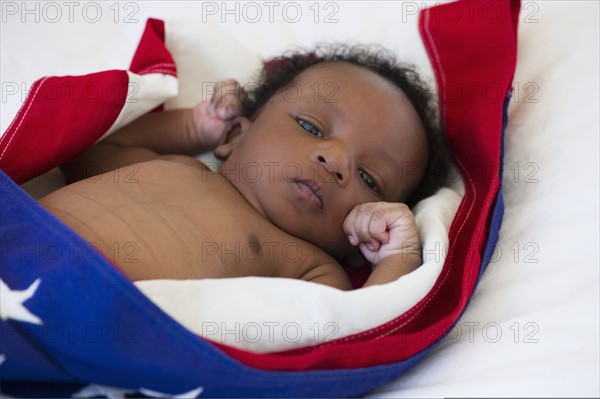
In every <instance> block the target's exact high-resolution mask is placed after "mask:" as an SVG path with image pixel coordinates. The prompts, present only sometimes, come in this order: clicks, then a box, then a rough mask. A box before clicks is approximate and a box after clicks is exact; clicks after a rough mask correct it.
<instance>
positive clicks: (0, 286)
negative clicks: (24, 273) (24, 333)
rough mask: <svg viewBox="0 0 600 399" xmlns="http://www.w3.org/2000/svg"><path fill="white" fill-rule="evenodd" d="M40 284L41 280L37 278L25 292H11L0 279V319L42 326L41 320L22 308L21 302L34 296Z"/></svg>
mask: <svg viewBox="0 0 600 399" xmlns="http://www.w3.org/2000/svg"><path fill="white" fill-rule="evenodd" d="M41 282H42V279H40V278H38V279H37V280H35V281H34V282H33V284H31V285H30V286H29V288H27V289H26V290H23V291H16V290H15V291H11V289H10V288H8V286H7V285H6V284H5V283H4V281H2V279H0V319H2V320H8V319H14V320H19V321H26V322H28V323H35V324H42V320H41V319H40V318H39V317H37V316H36V315H34V314H33V313H31V312H30V311H29V310H27V308H26V307H25V306H23V302H25V301H26V300H28V299H29V298H31V297H32V296H33V294H35V291H36V290H37V288H38V286H39V285H40V283H41Z"/></svg>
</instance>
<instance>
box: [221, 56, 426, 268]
mask: <svg viewBox="0 0 600 399" xmlns="http://www.w3.org/2000/svg"><path fill="white" fill-rule="evenodd" d="M229 146H230V153H228V154H226V155H228V157H227V159H226V161H225V162H224V164H223V166H222V169H221V173H222V174H223V175H225V176H226V177H227V178H228V179H229V181H230V182H231V183H232V184H233V185H234V186H235V187H236V188H237V189H238V190H239V191H240V193H241V194H242V195H243V196H244V197H245V198H246V200H247V201H248V202H249V203H250V204H251V205H252V206H253V207H254V208H255V209H256V210H257V211H258V212H259V213H261V214H262V215H263V216H264V217H266V218H267V219H268V220H270V221H271V222H272V223H273V224H274V225H276V226H278V227H279V228H281V229H282V230H284V231H286V232H287V233H289V234H291V235H294V236H296V237H298V238H301V239H303V240H305V241H308V242H311V243H313V244H315V245H317V246H319V247H321V248H323V249H325V250H326V251H327V252H329V253H330V254H331V255H333V256H335V257H337V258H338V259H341V258H344V257H346V256H348V255H349V254H351V253H352V252H353V251H354V250H355V249H353V247H352V246H351V245H350V244H349V242H348V240H347V237H346V236H345V234H344V232H343V229H342V225H343V222H344V219H345V218H346V216H347V215H348V213H349V212H350V211H351V210H352V208H353V207H354V206H356V205H359V204H363V203H367V202H377V201H387V202H398V201H400V202H401V201H403V200H404V199H406V198H407V197H408V195H409V194H410V193H411V191H412V190H413V189H414V188H415V187H416V185H417V184H418V182H419V181H420V179H421V178H422V175H423V170H424V168H425V165H426V161H427V142H426V139H425V133H424V128H423V126H422V125H421V123H420V120H419V117H418V115H417V113H416V111H415V110H414V108H413V106H412V105H411V104H410V102H409V101H408V99H407V98H406V96H405V95H404V94H403V93H402V92H401V91H400V89H398V88H397V87H395V86H394V85H393V84H392V83H390V82H388V81H387V80H385V79H384V78H382V77H380V76H379V75H377V74H376V73H374V72H371V71H369V70H367V69H364V68H361V67H358V66H355V65H351V64H347V63H342V62H330V63H324V64H318V65H315V66H313V67H310V68H308V69H307V70H305V71H304V72H302V73H301V74H300V75H298V76H297V78H296V79H295V81H294V83H292V84H291V85H289V86H288V87H287V88H286V89H283V90H281V91H279V92H277V93H276V94H275V95H274V96H273V98H272V99H271V100H270V101H269V102H268V103H267V104H266V105H265V106H264V107H263V108H262V109H261V111H260V112H259V114H258V116H257V117H256V118H255V119H254V121H250V120H247V119H244V120H243V123H242V127H241V134H240V135H239V136H237V138H235V139H233V140H232V141H231V142H230V144H229Z"/></svg>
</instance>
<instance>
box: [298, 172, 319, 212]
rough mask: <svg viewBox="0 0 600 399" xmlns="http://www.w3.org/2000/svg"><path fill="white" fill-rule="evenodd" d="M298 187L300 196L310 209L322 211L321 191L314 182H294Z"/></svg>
mask: <svg viewBox="0 0 600 399" xmlns="http://www.w3.org/2000/svg"><path fill="white" fill-rule="evenodd" d="M295 183H296V184H297V186H298V189H299V191H300V195H301V196H302V197H303V199H304V200H305V201H306V202H307V203H308V204H309V205H311V206H312V207H315V208H318V209H321V210H322V209H323V191H322V190H321V187H320V186H319V183H317V182H316V181H314V180H308V179H306V180H295Z"/></svg>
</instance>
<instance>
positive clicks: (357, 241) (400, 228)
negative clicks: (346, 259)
mask: <svg viewBox="0 0 600 399" xmlns="http://www.w3.org/2000/svg"><path fill="white" fill-rule="evenodd" d="M344 232H345V233H346V234H347V235H348V240H349V241H350V244H352V245H354V246H356V245H358V247H359V249H360V251H361V252H362V254H363V255H364V257H365V258H366V259H367V260H368V261H369V262H371V263H372V264H378V263H379V262H381V261H382V260H383V259H385V258H387V257H388V256H391V255H396V254H405V255H407V254H411V255H414V254H418V255H419V256H420V253H421V245H420V241H419V234H418V231H417V224H416V222H415V216H414V215H413V213H412V212H411V211H410V209H409V208H408V206H406V205H405V204H402V203H391V202H369V203H366V204H361V205H357V206H355V207H354V208H353V209H352V211H350V213H349V214H348V216H347V217H346V219H345V221H344Z"/></svg>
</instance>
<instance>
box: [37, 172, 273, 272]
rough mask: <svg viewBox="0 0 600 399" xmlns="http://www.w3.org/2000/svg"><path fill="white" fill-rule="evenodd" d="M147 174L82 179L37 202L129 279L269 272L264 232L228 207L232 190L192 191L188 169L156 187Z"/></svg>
mask: <svg viewBox="0 0 600 399" xmlns="http://www.w3.org/2000/svg"><path fill="white" fill-rule="evenodd" d="M140 173H143V170H142V169H140ZM150 177H151V178H152V179H153V180H151V181H152V182H153V183H152V184H143V183H142V181H143V180H144V179H143V176H139V178H138V184H129V185H127V184H115V183H114V182H112V181H109V180H108V179H107V180H106V181H105V182H102V179H100V180H99V181H95V182H89V181H82V182H78V183H75V184H73V185H70V186H67V187H64V188H62V189H61V190H58V191H56V192H54V193H52V194H50V195H49V196H47V197H45V198H43V199H41V200H40V204H41V205H42V206H44V207H45V208H46V209H48V211H50V212H51V213H53V214H54V215H55V216H56V217H58V218H59V219H61V220H62V221H63V222H64V223H65V224H67V225H68V226H69V227H71V228H72V229H73V230H75V231H76V232H77V233H78V234H80V235H81V236H82V237H83V238H84V239H85V240H86V241H88V242H90V244H91V245H93V246H94V247H96V248H97V249H98V251H99V252H100V253H101V254H102V255H103V256H104V257H105V258H107V259H108V260H110V261H111V262H113V263H114V264H116V265H117V266H118V267H119V268H120V269H122V270H123V272H124V273H125V274H127V275H128V277H130V278H131V279H132V280H147V279H162V278H167V279H196V278H223V277H239V276H247V275H268V273H267V272H266V271H265V270H266V269H265V267H264V264H263V262H262V261H261V260H260V259H259V258H258V255H259V254H260V253H261V251H260V250H261V247H260V245H261V244H260V243H261V239H260V234H259V233H257V232H256V230H254V229H252V228H251V227H249V226H252V224H249V223H246V222H247V221H249V219H245V218H243V217H242V218H240V217H239V214H238V215H231V212H227V209H231V206H229V205H228V204H227V202H228V200H227V195H224V196H223V195H217V194H218V193H214V192H211V193H210V194H206V191H205V190H202V191H195V190H194V189H193V186H190V185H187V184H186V182H185V176H179V181H178V184H177V185H176V186H170V184H169V183H166V184H165V187H162V188H161V187H159V188H156V185H155V183H156V176H150ZM149 181H150V180H149ZM163 181H164V179H163ZM190 183H191V182H190ZM190 187H192V188H190ZM204 189H206V187H204ZM178 190H181V192H180V191H178ZM221 194H223V193H221ZM232 200H234V201H236V199H232ZM230 205H231V204H230ZM236 206H237V208H238V209H239V204H236ZM233 209H236V208H233ZM228 219H232V220H228ZM253 224H254V226H256V223H253Z"/></svg>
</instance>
